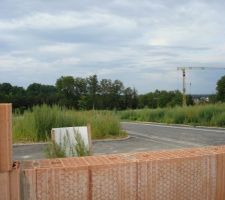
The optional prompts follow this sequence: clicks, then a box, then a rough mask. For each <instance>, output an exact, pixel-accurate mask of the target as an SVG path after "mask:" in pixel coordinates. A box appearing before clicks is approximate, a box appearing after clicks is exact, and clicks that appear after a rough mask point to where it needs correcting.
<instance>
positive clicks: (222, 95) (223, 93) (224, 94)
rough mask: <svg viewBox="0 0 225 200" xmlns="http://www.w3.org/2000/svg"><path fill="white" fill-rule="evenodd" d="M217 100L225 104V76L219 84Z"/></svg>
mask: <svg viewBox="0 0 225 200" xmlns="http://www.w3.org/2000/svg"><path fill="white" fill-rule="evenodd" d="M216 90H217V99H218V100H220V101H222V102H225V76H223V77H222V78H221V79H220V80H219V81H218V82H217V87H216Z"/></svg>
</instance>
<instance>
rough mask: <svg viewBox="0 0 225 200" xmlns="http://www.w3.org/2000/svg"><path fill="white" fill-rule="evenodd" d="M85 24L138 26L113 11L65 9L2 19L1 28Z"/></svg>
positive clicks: (80, 25)
mask: <svg viewBox="0 0 225 200" xmlns="http://www.w3.org/2000/svg"><path fill="white" fill-rule="evenodd" d="M84 26H100V27H106V28H111V29H118V30H119V29H122V30H123V29H128V30H132V29H134V28H136V23H135V22H134V21H131V20H129V19H127V18H123V17H121V16H117V15H113V14H111V13H107V12H96V11H88V12H77V11H74V12H71V11H65V12H60V13H59V14H50V13H34V14H31V15H28V16H24V17H20V18H13V19H10V20H0V30H17V29H28V30H30V29H37V30H43V29H44V30H49V29H50V30H57V29H61V30H62V29H73V28H80V27H84Z"/></svg>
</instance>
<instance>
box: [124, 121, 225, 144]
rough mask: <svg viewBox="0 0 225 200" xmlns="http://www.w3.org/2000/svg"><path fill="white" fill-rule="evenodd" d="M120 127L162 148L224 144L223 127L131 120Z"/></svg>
mask: <svg viewBox="0 0 225 200" xmlns="http://www.w3.org/2000/svg"><path fill="white" fill-rule="evenodd" d="M122 127H123V129H124V130H126V131H127V132H128V134H129V135H131V136H135V137H139V138H145V139H146V140H150V141H152V142H153V143H158V144H159V146H160V148H163V147H164V145H170V146H171V147H174V148H176V147H199V146H208V145H222V144H225V129H221V128H202V127H199V128H196V127H188V126H170V125H162V124H154V123H132V122H124V123H122Z"/></svg>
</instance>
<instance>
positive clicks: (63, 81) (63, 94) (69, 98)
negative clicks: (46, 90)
mask: <svg viewBox="0 0 225 200" xmlns="http://www.w3.org/2000/svg"><path fill="white" fill-rule="evenodd" d="M56 89H57V93H58V98H59V100H58V103H59V104H60V105H63V106H67V107H76V106H77V105H76V101H75V80H74V78H73V77H72V76H61V77H60V78H59V79H57V81H56Z"/></svg>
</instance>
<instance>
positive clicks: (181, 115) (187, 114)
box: [118, 103, 225, 127]
mask: <svg viewBox="0 0 225 200" xmlns="http://www.w3.org/2000/svg"><path fill="white" fill-rule="evenodd" d="M224 113H225V104H224V103H223V104H219V103H218V104H213V105H212V104H210V105H195V106H188V107H184V108H183V107H174V108H171V107H170V108H157V109H137V110H126V111H120V112H118V115H119V116H120V119H122V120H139V121H149V122H162V123H174V124H191V125H204V126H210V125H213V126H222V127H225V124H224Z"/></svg>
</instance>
